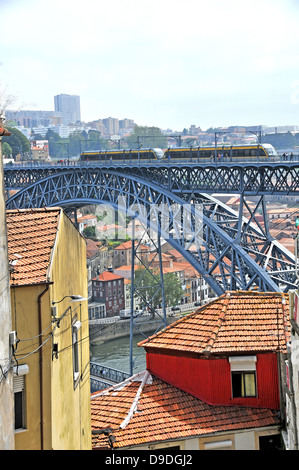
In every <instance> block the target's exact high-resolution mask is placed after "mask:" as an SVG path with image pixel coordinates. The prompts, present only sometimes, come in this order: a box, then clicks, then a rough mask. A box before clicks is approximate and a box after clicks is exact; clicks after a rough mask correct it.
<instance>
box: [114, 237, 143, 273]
mask: <svg viewBox="0 0 299 470" xmlns="http://www.w3.org/2000/svg"><path fill="white" fill-rule="evenodd" d="M135 245H136V251H137V254H138V258H139V259H138V258H137V257H135V258H136V259H135V260H134V263H135V264H140V263H141V261H140V259H141V260H142V261H143V262H144V263H147V261H148V257H149V252H150V248H149V247H148V246H146V245H141V244H139V245H137V242H135ZM131 263H132V242H131V241H127V242H124V243H122V244H121V245H119V246H117V247H116V248H114V254H113V268H114V269H117V268H119V267H120V266H123V265H130V264H131Z"/></svg>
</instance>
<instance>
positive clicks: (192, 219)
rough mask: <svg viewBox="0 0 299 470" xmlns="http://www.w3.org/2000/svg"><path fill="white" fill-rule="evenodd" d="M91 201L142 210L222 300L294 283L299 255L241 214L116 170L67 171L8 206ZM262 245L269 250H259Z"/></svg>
mask: <svg viewBox="0 0 299 470" xmlns="http://www.w3.org/2000/svg"><path fill="white" fill-rule="evenodd" d="M120 201H121V202H120ZM87 204H109V205H111V206H112V207H113V208H114V209H115V210H120V211H123V212H126V214H127V215H128V216H135V215H136V212H138V219H139V220H140V221H141V222H142V223H144V224H145V225H146V226H147V227H149V228H150V229H152V230H154V231H156V232H157V233H158V234H159V235H160V236H161V237H162V238H164V239H166V240H167V241H168V242H169V244H170V245H171V246H172V247H173V248H175V249H176V250H177V251H178V252H179V253H181V254H182V255H183V256H184V258H185V259H186V260H187V261H189V262H190V263H191V265H192V266H194V268H195V269H196V270H197V271H198V272H199V273H200V274H201V275H202V276H203V277H204V278H205V279H206V281H207V282H208V284H209V285H210V286H211V288H212V289H213V290H214V292H215V293H216V294H217V295H221V294H222V293H223V292H225V291H226V290H240V289H242V290H248V289H250V288H258V289H259V290H263V291H281V290H287V289H288V288H290V287H293V286H294V257H292V255H291V254H290V253H289V252H288V251H287V250H285V249H284V248H283V247H281V246H280V245H279V244H278V243H277V242H275V241H274V240H273V239H269V238H267V237H266V238H265V236H264V234H262V233H261V231H260V230H259V228H258V227H255V226H254V225H253V224H248V220H247V219H245V218H243V217H242V223H241V224H240V220H239V214H238V213H236V212H234V211H232V210H231V209H229V208H228V207H227V206H225V204H222V203H220V202H219V201H217V200H216V199H214V198H213V197H212V196H209V195H207V194H201V193H197V194H196V195H194V194H192V195H190V194H189V195H188V197H186V198H184V197H183V195H180V196H179V195H176V194H174V193H173V192H171V191H170V190H168V189H167V187H165V186H163V185H161V184H158V183H156V182H154V181H149V180H147V179H145V178H142V177H140V176H136V175H133V174H127V173H124V172H121V171H119V170H117V169H115V168H111V169H109V168H75V169H74V168H70V169H64V170H62V171H60V172H59V173H55V174H51V175H49V176H46V177H44V178H42V179H41V180H39V181H36V182H34V183H33V184H31V185H29V186H27V187H25V188H24V189H21V190H20V191H19V192H18V193H17V194H16V195H14V196H12V197H11V198H9V199H8V200H7V204H6V206H7V209H22V208H37V207H53V206H61V207H66V208H67V207H74V206H77V207H79V206H82V205H87ZM169 208H171V210H169ZM184 224H185V225H184ZM243 226H244V227H246V232H247V234H246V236H247V237H249V238H250V240H251V242H252V243H253V244H255V245H256V250H253V251H254V253H252V247H251V249H248V247H246V244H245V243H244V239H243V242H242V237H241V236H240V235H241V233H242V227H243ZM186 227H187V228H186ZM261 244H262V247H263V248H262V250H259V251H257V247H258V246H260V245H261ZM280 273H284V274H283V275H282V274H280Z"/></svg>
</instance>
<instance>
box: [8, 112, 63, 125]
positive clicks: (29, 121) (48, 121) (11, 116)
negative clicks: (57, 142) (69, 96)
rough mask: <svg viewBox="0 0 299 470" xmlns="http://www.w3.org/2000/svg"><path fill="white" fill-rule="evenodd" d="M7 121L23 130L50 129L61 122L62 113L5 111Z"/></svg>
mask: <svg viewBox="0 0 299 470" xmlns="http://www.w3.org/2000/svg"><path fill="white" fill-rule="evenodd" d="M5 117H6V119H7V121H14V122H16V123H17V125H18V126H23V127H25V128H34V127H46V128H48V127H50V126H53V125H59V124H61V122H62V113H61V112H59V111H32V110H22V111H14V110H7V111H6V112H5Z"/></svg>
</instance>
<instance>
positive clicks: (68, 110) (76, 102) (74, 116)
mask: <svg viewBox="0 0 299 470" xmlns="http://www.w3.org/2000/svg"><path fill="white" fill-rule="evenodd" d="M54 106H55V111H59V112H61V113H62V122H63V124H65V125H68V124H70V123H71V122H77V121H81V111H80V96H77V95H64V94H61V95H56V96H54Z"/></svg>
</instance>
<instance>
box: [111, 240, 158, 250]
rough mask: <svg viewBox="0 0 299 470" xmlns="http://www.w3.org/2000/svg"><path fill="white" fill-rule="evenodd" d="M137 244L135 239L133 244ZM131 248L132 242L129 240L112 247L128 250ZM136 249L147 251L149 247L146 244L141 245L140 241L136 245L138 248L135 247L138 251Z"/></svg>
mask: <svg viewBox="0 0 299 470" xmlns="http://www.w3.org/2000/svg"><path fill="white" fill-rule="evenodd" d="M137 244H138V242H137V241H135V245H137ZM131 248H132V242H131V241H130V240H129V241H127V242H124V243H122V244H121V245H119V246H116V247H115V248H114V250H129V249H131ZM138 250H147V251H149V250H150V247H149V246H147V245H142V244H141V243H140V244H139V245H138V248H137V251H138Z"/></svg>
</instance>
